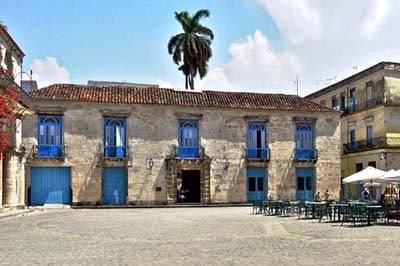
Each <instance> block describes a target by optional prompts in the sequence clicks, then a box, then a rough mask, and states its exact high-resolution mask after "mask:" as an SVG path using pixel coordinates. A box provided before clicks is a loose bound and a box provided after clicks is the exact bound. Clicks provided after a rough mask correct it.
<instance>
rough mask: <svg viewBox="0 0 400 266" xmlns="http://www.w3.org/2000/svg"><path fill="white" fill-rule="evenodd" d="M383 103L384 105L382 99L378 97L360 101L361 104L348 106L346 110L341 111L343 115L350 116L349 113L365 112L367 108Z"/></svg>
mask: <svg viewBox="0 0 400 266" xmlns="http://www.w3.org/2000/svg"><path fill="white" fill-rule="evenodd" d="M350 102H351V101H350ZM383 103H384V99H383V97H379V98H372V99H369V100H365V101H362V102H359V103H356V104H350V105H348V106H346V108H345V109H344V111H343V114H350V113H354V112H359V111H363V110H366V109H368V108H371V107H374V106H376V105H380V104H383Z"/></svg>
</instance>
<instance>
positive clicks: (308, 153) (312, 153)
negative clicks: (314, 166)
mask: <svg viewBox="0 0 400 266" xmlns="http://www.w3.org/2000/svg"><path fill="white" fill-rule="evenodd" d="M294 158H295V159H296V160H297V161H316V160H318V150H317V149H294Z"/></svg>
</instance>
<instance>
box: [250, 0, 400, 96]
mask: <svg viewBox="0 0 400 266" xmlns="http://www.w3.org/2000/svg"><path fill="white" fill-rule="evenodd" d="M253 1H254V3H256V4H258V5H260V6H262V7H263V8H264V9H265V10H266V13H268V14H269V15H270V16H271V17H272V18H273V20H274V22H275V24H276V26H277V27H278V29H279V31H280V33H281V35H282V36H283V38H284V41H285V45H284V49H285V50H284V51H285V52H284V53H286V54H289V55H291V56H292V57H293V58H297V60H298V62H300V65H301V66H302V67H303V68H302V69H303V73H302V75H300V76H299V86H300V94H301V95H306V94H308V93H311V92H313V91H315V90H316V89H317V88H318V89H321V88H322V86H319V87H317V86H316V83H317V81H318V80H325V79H331V78H334V77H335V76H336V81H339V80H341V79H344V78H346V77H348V76H350V75H352V74H354V72H355V70H354V69H353V68H352V67H353V66H357V67H358V71H361V70H363V69H365V68H367V67H369V66H372V65H374V64H376V63H378V62H380V61H400V51H399V48H398V43H399V42H400V35H398V34H396V33H395V31H396V25H400V16H398V15H397V14H399V13H400V1H399V0H391V1H388V0H352V1H348V0H326V1H319V0H301V1H298V0H296V1H290V0H253ZM280 60H284V61H287V60H288V59H287V58H286V57H283V56H282V57H277V59H276V61H277V62H279V61H280ZM278 77H279V75H278ZM293 78H294V77H292V79H289V78H288V79H287V83H286V86H284V88H288V87H289V88H290V87H291V86H293ZM279 79H282V77H279Z"/></svg>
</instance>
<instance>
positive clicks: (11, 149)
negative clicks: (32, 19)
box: [0, 23, 29, 207]
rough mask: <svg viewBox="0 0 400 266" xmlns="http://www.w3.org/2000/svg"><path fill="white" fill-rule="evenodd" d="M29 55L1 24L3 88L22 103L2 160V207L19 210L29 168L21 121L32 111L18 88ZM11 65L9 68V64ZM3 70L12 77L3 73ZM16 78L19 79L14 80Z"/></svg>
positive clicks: (0, 64)
mask: <svg viewBox="0 0 400 266" xmlns="http://www.w3.org/2000/svg"><path fill="white" fill-rule="evenodd" d="M7 51H8V52H11V53H10V55H11V63H10V62H9V61H8V60H6V53H7ZM24 56H25V54H24V53H23V51H22V50H21V48H20V47H19V46H18V44H17V43H16V42H15V41H14V39H13V38H12V37H11V35H10V34H9V32H8V30H7V28H6V27H5V26H4V25H2V24H1V23H0V70H2V71H0V84H1V85H7V86H12V87H14V88H16V89H17V91H18V95H19V103H18V107H17V110H15V120H16V121H15V123H14V124H12V125H8V127H7V128H6V130H7V134H8V139H9V145H8V148H7V151H6V152H5V154H3V156H4V158H3V160H0V206H2V205H4V206H9V207H16V206H19V205H24V203H25V201H26V199H25V171H24V169H25V166H24V162H25V159H24V155H25V153H24V150H21V146H20V144H21V133H22V127H21V120H22V119H23V117H24V115H25V114H27V113H29V111H28V95H27V94H26V93H25V92H24V91H23V90H22V89H21V88H20V86H19V85H18V84H17V83H19V81H20V79H21V78H22V77H21V75H22V60H23V58H24ZM7 61H8V64H7ZM3 69H4V70H7V71H9V72H12V73H11V74H10V73H8V74H6V73H3ZM13 76H15V78H14V77H13Z"/></svg>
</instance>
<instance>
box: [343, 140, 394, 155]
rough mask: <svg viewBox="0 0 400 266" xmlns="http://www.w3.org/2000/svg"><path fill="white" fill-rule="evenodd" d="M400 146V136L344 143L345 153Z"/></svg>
mask: <svg viewBox="0 0 400 266" xmlns="http://www.w3.org/2000/svg"><path fill="white" fill-rule="evenodd" d="M384 148H400V137H390V138H387V137H381V138H373V139H369V140H360V141H355V142H350V143H347V144H343V153H344V154H348V153H354V152H362V151H368V150H374V149H384Z"/></svg>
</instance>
